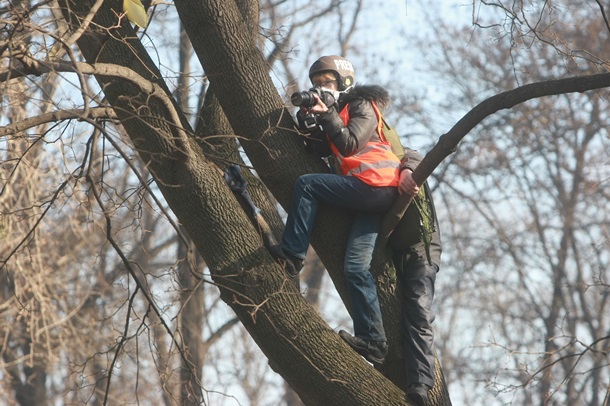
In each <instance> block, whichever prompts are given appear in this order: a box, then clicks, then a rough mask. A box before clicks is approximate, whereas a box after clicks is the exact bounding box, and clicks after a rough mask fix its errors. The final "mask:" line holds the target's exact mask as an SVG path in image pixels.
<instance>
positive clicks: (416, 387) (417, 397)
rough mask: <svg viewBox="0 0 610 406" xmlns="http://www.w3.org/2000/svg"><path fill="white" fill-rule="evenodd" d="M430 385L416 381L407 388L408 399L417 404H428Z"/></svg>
mask: <svg viewBox="0 0 610 406" xmlns="http://www.w3.org/2000/svg"><path fill="white" fill-rule="evenodd" d="M429 390H430V387H429V386H428V385H426V384H423V383H414V384H412V385H409V387H408V388H407V399H409V400H410V401H411V402H413V403H414V404H415V405H417V406H426V405H427V404H428V391H429Z"/></svg>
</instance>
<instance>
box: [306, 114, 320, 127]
mask: <svg viewBox="0 0 610 406" xmlns="http://www.w3.org/2000/svg"><path fill="white" fill-rule="evenodd" d="M303 124H304V125H305V128H307V129H308V130H312V129H313V128H316V127H317V126H318V118H317V117H316V115H315V114H311V113H309V114H306V115H305V116H304V117H303Z"/></svg>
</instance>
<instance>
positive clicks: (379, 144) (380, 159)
mask: <svg viewBox="0 0 610 406" xmlns="http://www.w3.org/2000/svg"><path fill="white" fill-rule="evenodd" d="M371 104H372V105H373V109H374V110H375V115H376V116H377V122H378V124H377V134H379V138H380V141H369V142H367V143H366V145H365V146H364V148H362V149H361V150H360V151H358V152H356V153H355V154H354V155H351V156H343V155H341V154H340V153H339V150H338V149H337V147H335V145H334V144H333V143H332V141H331V140H330V139H329V140H328V141H329V144H330V148H331V150H332V151H333V154H334V155H335V157H336V158H337V161H338V163H339V166H340V168H341V173H342V174H343V175H346V176H354V177H356V178H358V179H360V180H362V181H363V182H364V183H366V184H368V185H371V186H398V176H399V170H398V168H399V167H400V160H399V159H398V157H397V156H396V155H394V153H393V152H392V146H391V145H390V143H389V142H388V141H387V140H386V138H385V136H384V135H383V130H382V127H383V123H382V119H381V113H380V111H379V109H378V108H377V106H376V105H375V103H373V102H371ZM348 107H349V103H348V104H347V105H346V106H345V107H344V108H343V110H341V113H339V116H340V117H341V119H342V120H343V124H344V125H345V126H347V122H348V121H349V111H348ZM327 137H328V135H327Z"/></svg>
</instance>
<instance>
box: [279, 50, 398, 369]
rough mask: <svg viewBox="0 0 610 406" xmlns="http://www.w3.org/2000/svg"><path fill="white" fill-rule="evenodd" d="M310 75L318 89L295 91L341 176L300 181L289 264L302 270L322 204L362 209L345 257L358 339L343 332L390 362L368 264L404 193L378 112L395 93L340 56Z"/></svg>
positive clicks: (302, 117)
mask: <svg viewBox="0 0 610 406" xmlns="http://www.w3.org/2000/svg"><path fill="white" fill-rule="evenodd" d="M309 78H310V79H311V82H312V84H313V85H314V88H313V89H312V90H310V91H309V92H301V93H297V94H295V95H293V103H295V104H297V105H300V110H299V112H298V113H297V118H298V121H299V125H300V128H301V129H302V130H303V131H305V132H306V133H308V134H309V137H308V141H307V146H308V150H309V151H310V152H316V153H318V154H319V155H320V156H322V157H330V158H329V160H330V161H331V165H330V167H331V168H333V169H336V171H335V172H336V173H334V174H333V173H315V174H306V175H303V176H301V177H299V179H298V180H297V182H296V184H295V188H294V192H293V197H292V202H291V206H290V209H289V212H288V218H287V220H286V229H285V231H284V236H283V240H282V250H283V252H284V254H285V255H286V257H287V258H288V260H287V261H286V269H287V271H288V272H289V273H290V274H293V275H296V274H297V273H298V272H299V271H300V269H301V267H302V261H303V260H304V259H305V253H306V251H307V247H308V245H309V238H310V234H311V229H312V227H313V223H314V219H315V215H316V210H317V207H318V205H319V204H320V203H326V204H334V205H338V206H341V207H345V208H348V209H352V210H355V211H356V215H355V218H354V220H353V222H352V226H351V229H350V233H349V236H348V242H347V248H346V253H345V260H344V272H345V278H346V282H347V289H348V293H349V296H350V299H351V304H352V306H351V315H352V319H353V322H354V331H355V337H353V336H351V335H350V334H348V333H347V332H345V331H341V332H340V333H339V334H340V335H341V337H342V338H343V339H344V340H345V341H346V342H347V343H348V344H349V345H350V346H351V347H352V348H354V349H355V350H356V351H357V352H358V353H360V354H361V355H363V356H364V357H365V358H366V359H367V360H369V361H371V362H373V363H378V364H379V363H383V361H384V359H385V356H386V353H387V350H388V347H387V344H386V341H387V340H386V335H385V331H384V329H383V322H382V318H381V309H380V307H379V299H378V297H377V287H376V285H375V280H374V279H373V276H372V275H371V273H370V272H369V268H370V263H371V259H372V256H373V251H374V248H375V242H376V240H377V235H378V233H379V229H380V226H381V219H382V214H383V213H384V212H385V211H387V210H388V209H389V208H390V206H391V205H392V203H393V202H394V200H395V198H396V196H397V189H396V186H397V185H398V167H399V164H400V161H399V159H398V158H397V157H396V155H394V153H393V152H392V149H391V146H390V144H389V143H388V142H387V141H386V139H385V137H384V135H383V131H382V130H381V128H382V119H381V113H380V110H379V108H384V107H385V106H387V105H388V104H389V94H388V92H387V91H386V90H385V89H383V88H381V87H379V86H354V70H353V67H352V64H351V63H350V62H349V61H348V60H346V59H345V58H343V57H340V56H336V55H331V56H324V57H321V58H320V59H318V60H317V61H316V62H314V64H313V65H312V66H311V68H310V70H309Z"/></svg>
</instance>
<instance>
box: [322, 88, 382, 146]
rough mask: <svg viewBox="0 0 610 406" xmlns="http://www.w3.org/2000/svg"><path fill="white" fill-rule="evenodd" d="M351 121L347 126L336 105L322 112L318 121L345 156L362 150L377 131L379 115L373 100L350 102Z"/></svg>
mask: <svg viewBox="0 0 610 406" xmlns="http://www.w3.org/2000/svg"><path fill="white" fill-rule="evenodd" d="M348 108H349V121H348V123H347V126H345V125H344V124H343V120H342V119H341V117H340V116H339V113H338V112H337V110H336V109H335V107H331V108H330V109H329V111H328V112H326V113H324V114H320V116H319V119H318V123H319V124H320V125H321V126H322V129H323V130H324V132H325V133H326V134H327V135H328V138H329V139H330V141H331V142H332V143H333V145H334V146H335V147H336V148H337V150H338V151H339V153H340V154H341V155H343V156H351V155H354V154H355V153H357V152H358V151H360V150H361V149H362V148H364V146H365V145H366V143H367V142H369V141H370V140H371V138H373V137H375V136H376V134H377V132H376V129H377V116H376V115H375V110H373V106H372V105H371V102H369V101H366V100H364V99H356V100H354V101H352V102H350V104H349V107H348Z"/></svg>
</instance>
